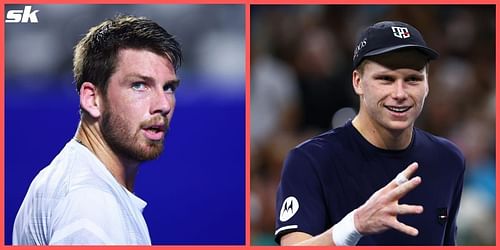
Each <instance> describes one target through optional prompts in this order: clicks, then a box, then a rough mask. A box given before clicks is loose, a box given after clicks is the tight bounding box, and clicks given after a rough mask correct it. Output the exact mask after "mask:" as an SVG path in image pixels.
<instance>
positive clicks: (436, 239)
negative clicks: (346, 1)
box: [275, 121, 465, 245]
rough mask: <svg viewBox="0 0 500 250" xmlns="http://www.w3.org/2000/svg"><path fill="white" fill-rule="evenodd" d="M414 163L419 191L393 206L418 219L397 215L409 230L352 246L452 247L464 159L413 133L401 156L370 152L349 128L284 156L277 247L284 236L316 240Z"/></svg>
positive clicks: (447, 145)
mask: <svg viewBox="0 0 500 250" xmlns="http://www.w3.org/2000/svg"><path fill="white" fill-rule="evenodd" d="M412 162H418V164H419V167H418V169H417V171H416V173H415V174H414V176H416V175H418V176H420V177H421V178H422V183H421V184H420V185H419V186H417V187H416V188H415V189H414V190H412V191H410V192H409V193H408V194H406V196H404V197H403V198H402V199H400V200H399V204H410V205H422V206H423V207H424V212H423V213H422V214H418V215H399V216H398V220H399V221H401V222H403V223H405V224H407V225H410V226H412V227H415V228H417V229H418V230H419V235H418V236H416V237H414V236H409V235H406V234H404V233H402V232H399V231H397V230H394V229H389V230H387V231H385V232H383V233H380V234H374V235H366V236H364V237H362V238H361V240H360V241H359V242H358V245H454V244H455V237H456V233H457V226H456V216H457V212H458V208H459V205H460V197H461V194H462V186H463V176H464V171H465V162H464V157H463V155H462V153H461V152H460V150H459V149H458V148H457V147H456V146H455V145H454V144H453V143H452V142H450V141H448V140H446V139H444V138H440V137H437V136H434V135H431V134H429V133H427V132H425V131H423V130H420V129H418V128H414V129H413V136H412V140H411V143H410V145H409V146H408V147H407V148H406V149H404V150H384V149H380V148H377V147H375V146H373V145H372V144H370V143H369V142H368V141H367V140H366V139H365V138H364V137H363V136H362V135H361V134H360V133H359V132H358V131H357V130H356V128H354V127H353V125H352V123H351V121H349V122H347V123H346V124H345V125H344V126H343V127H339V128H336V129H333V130H330V131H328V132H326V133H324V134H321V135H319V136H316V137H314V138H312V139H310V140H308V141H306V142H304V143H302V144H300V145H298V146H297V147H295V148H294V149H292V150H291V151H290V153H289V154H288V156H287V158H286V160H285V163H284V168H283V172H282V176H281V182H280V184H279V187H278V192H277V197H276V232H275V235H276V238H275V239H276V242H278V243H279V242H280V239H281V237H282V236H283V235H285V234H287V233H290V232H295V231H298V232H305V233H308V234H310V235H313V236H315V235H318V234H321V233H323V232H324V231H326V230H327V229H329V228H331V227H332V226H333V225H334V224H336V223H337V222H339V221H340V220H341V219H342V218H343V217H344V216H345V215H347V213H349V212H350V211H352V210H354V209H356V208H358V207H359V206H361V205H362V204H363V203H364V202H365V201H366V200H368V198H369V197H370V196H371V195H372V194H373V193H374V192H375V191H377V190H379V189H380V188H382V187H384V186H385V185H386V184H387V183H389V182H390V181H391V180H392V179H394V178H395V177H396V175H397V174H398V173H399V172H401V171H403V170H404V169H405V168H406V167H407V166H408V165H409V164H411V163H412Z"/></svg>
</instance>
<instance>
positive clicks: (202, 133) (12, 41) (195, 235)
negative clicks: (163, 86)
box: [5, 5, 245, 245]
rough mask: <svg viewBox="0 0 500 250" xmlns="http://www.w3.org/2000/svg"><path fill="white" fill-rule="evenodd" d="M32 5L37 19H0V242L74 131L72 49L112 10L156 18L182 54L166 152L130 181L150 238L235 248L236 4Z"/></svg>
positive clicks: (241, 146)
mask: <svg viewBox="0 0 500 250" xmlns="http://www.w3.org/2000/svg"><path fill="white" fill-rule="evenodd" d="M23 7H24V5H7V6H6V7H5V11H6V12H7V11H8V10H11V9H23ZM33 9H34V10H39V12H38V14H37V16H38V21H39V23H37V24H12V23H6V24H5V244H11V243H12V225H13V222H14V218H15V215H16V213H17V210H18V208H19V206H20V204H21V202H22V200H23V198H24V195H25V193H26V191H27V189H28V186H29V184H30V183H31V181H32V179H33V178H34V176H35V175H36V174H37V173H38V172H39V171H40V170H41V169H42V168H43V167H45V166H46V165H48V164H49V163H50V161H51V160H52V159H53V157H54V156H56V155H57V153H58V152H59V151H60V150H61V149H62V148H63V147H64V145H65V144H66V142H68V141H69V140H70V139H71V138H72V137H73V136H74V134H75V132H76V128H77V125H78V122H79V114H78V103H79V98H78V96H77V93H76V90H75V86H74V84H73V78H72V72H71V68H72V61H71V60H72V52H73V50H72V49H73V46H74V45H75V44H76V43H77V41H78V40H79V39H80V38H81V37H82V35H83V34H85V33H86V32H87V30H88V29H89V28H90V27H91V26H94V25H96V24H98V23H100V22H101V21H102V20H104V19H106V18H110V17H112V16H114V15H116V14H117V13H124V14H133V15H139V16H146V17H149V18H151V19H153V20H154V21H156V22H158V23H159V24H160V25H162V26H163V27H164V28H165V29H166V30H168V31H169V32H170V33H173V34H175V35H176V36H177V39H178V40H179V41H180V42H181V43H182V46H183V51H184V56H185V58H184V59H185V60H184V63H183V65H182V67H181V69H180V71H179V72H178V75H179V76H180V79H181V81H182V84H181V87H180V88H179V89H178V91H177V93H176V97H177V106H176V110H175V114H174V117H173V120H172V122H171V130H170V133H169V135H168V136H167V140H166V141H167V142H166V146H165V152H164V153H163V154H162V156H161V157H160V158H159V159H158V160H154V161H151V162H146V163H144V164H143V165H141V168H140V170H139V174H138V176H137V179H136V185H135V193H136V194H137V195H138V196H139V197H141V198H142V199H144V200H145V201H147V202H148V206H147V207H146V209H145V210H144V216H145V219H146V221H147V223H148V226H149V230H150V234H151V239H152V242H153V244H179V245H182V244H189V245H198V244H203V245H206V244H220V245H224V244H231V245H235V244H244V243H245V40H244V39H245V37H244V34H245V33H244V20H245V19H244V5H33Z"/></svg>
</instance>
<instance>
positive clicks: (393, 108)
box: [387, 106, 410, 113]
mask: <svg viewBox="0 0 500 250" xmlns="http://www.w3.org/2000/svg"><path fill="white" fill-rule="evenodd" d="M387 108H388V109H389V110H390V111H393V112H398V113H402V112H406V111H407V110H408V109H410V107H390V106H387Z"/></svg>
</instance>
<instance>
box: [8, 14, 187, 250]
mask: <svg viewBox="0 0 500 250" xmlns="http://www.w3.org/2000/svg"><path fill="white" fill-rule="evenodd" d="M181 59H182V54H181V50H180V45H179V43H178V42H177V41H176V40H175V39H174V37H173V36H172V35H171V34H169V33H168V32H167V31H165V30H164V29H163V28H162V27H160V26H159V25H158V24H156V23H155V22H153V21H151V20H149V19H146V18H138V17H133V16H118V17H116V18H114V19H111V20H106V21H104V22H103V23H101V24H99V25H97V26H95V27H93V28H91V29H90V30H89V32H88V33H87V34H86V35H85V37H84V38H83V39H82V40H81V41H80V42H79V43H78V44H77V46H76V47H75V51H74V59H73V66H74V68H73V71H74V76H75V82H76V87H77V91H78V93H79V95H80V110H81V121H80V125H79V127H78V130H77V132H76V136H75V138H73V139H71V140H70V141H69V142H68V143H67V144H66V146H65V147H64V148H63V149H62V151H61V152H60V153H59V154H58V155H57V156H56V157H55V159H54V160H53V161H52V162H51V163H50V164H49V166H47V167H45V168H44V169H43V170H42V171H41V172H40V173H39V174H38V175H37V176H36V177H35V179H34V180H33V182H32V183H31V185H30V188H29V190H28V193H27V195H26V197H25V199H24V201H23V203H22V205H21V208H20V209H19V212H18V214H17V216H16V220H15V223H14V231H13V244H16V245H56V244H64V245H73V244H77V245H82V244H94V245H95V244H97V245H101V244H119V245H129V244H133V245H150V244H151V240H150V237H149V232H148V228H147V225H146V222H145V220H144V217H143V215H142V210H143V209H144V207H145V206H146V202H144V201H143V200H141V199H140V198H139V197H137V196H135V195H134V194H133V188H134V181H135V176H136V174H137V171H138V167H139V164H140V163H141V162H144V161H147V160H152V159H155V158H156V157H158V156H159V155H160V153H161V152H162V151H163V144H164V137H165V135H166V133H167V131H168V128H169V123H170V121H171V119H172V116H173V112H174V108H175V89H176V88H177V86H178V85H179V80H178V78H177V76H176V70H177V68H178V67H179V65H180V63H181Z"/></svg>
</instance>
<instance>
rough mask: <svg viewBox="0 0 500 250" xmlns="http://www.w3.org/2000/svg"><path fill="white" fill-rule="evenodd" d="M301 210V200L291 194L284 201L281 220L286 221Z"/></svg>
mask: <svg viewBox="0 0 500 250" xmlns="http://www.w3.org/2000/svg"><path fill="white" fill-rule="evenodd" d="M297 211H299V201H297V199H296V198H295V197H293V196H289V197H288V198H286V199H285V201H283V205H282V206H281V212H280V221H281V222H285V221H287V220H289V219H290V218H292V216H294V215H295V214H296V213H297Z"/></svg>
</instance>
